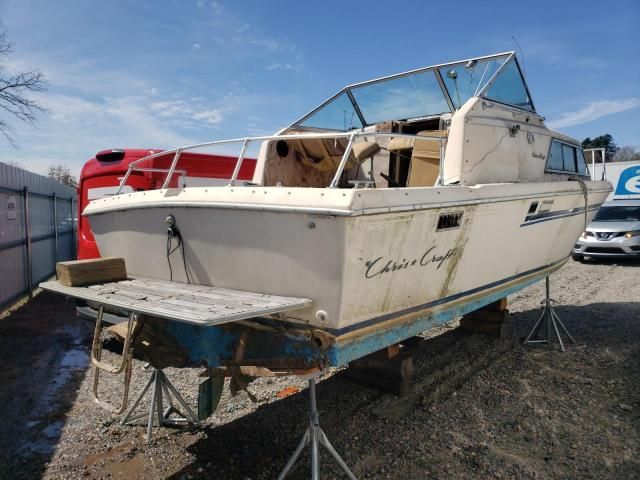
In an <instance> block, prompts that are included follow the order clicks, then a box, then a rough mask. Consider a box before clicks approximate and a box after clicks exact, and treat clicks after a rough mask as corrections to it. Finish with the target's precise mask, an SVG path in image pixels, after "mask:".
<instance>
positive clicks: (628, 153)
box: [613, 146, 640, 162]
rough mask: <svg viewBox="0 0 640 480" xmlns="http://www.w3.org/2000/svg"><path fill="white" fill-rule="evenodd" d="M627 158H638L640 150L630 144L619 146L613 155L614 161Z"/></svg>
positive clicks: (626, 160)
mask: <svg viewBox="0 0 640 480" xmlns="http://www.w3.org/2000/svg"><path fill="white" fill-rule="evenodd" d="M629 160H640V152H639V151H637V150H636V149H635V148H633V147H630V146H626V147H620V148H619V149H618V151H617V152H616V154H615V156H614V157H613V161H614V162H628V161H629Z"/></svg>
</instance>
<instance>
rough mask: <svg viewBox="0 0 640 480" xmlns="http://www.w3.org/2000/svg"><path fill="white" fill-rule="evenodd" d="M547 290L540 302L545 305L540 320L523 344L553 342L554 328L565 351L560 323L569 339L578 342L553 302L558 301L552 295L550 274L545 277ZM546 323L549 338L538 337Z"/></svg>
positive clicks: (561, 347)
mask: <svg viewBox="0 0 640 480" xmlns="http://www.w3.org/2000/svg"><path fill="white" fill-rule="evenodd" d="M545 291H546V298H545V299H544V300H542V301H541V302H540V303H541V304H543V305H544V309H543V310H542V314H541V315H540V318H538V321H537V322H536V323H535V325H534V326H533V328H532V329H531V331H530V332H529V335H527V338H526V339H525V340H524V342H523V345H528V344H530V343H546V344H547V345H549V344H551V331H552V329H553V331H554V332H555V334H556V338H557V339H558V343H560V350H562V351H563V352H564V351H565V349H564V343H563V342H562V337H561V335H560V330H558V325H560V328H562V330H563V331H564V333H566V335H567V337H569V340H571V343H576V341H575V340H574V339H573V337H572V336H571V334H570V333H569V330H567V327H565V325H564V323H562V320H560V317H558V314H557V313H556V310H555V308H554V306H553V304H554V303H558V302H556V301H555V300H554V299H552V298H551V297H550V294H549V277H548V276H547V277H546V278H545ZM545 323H546V326H547V338H541V339H538V338H536V337H537V336H538V332H539V331H540V329H541V328H542V325H543V324H545Z"/></svg>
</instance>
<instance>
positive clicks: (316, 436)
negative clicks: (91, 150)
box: [278, 377, 356, 480]
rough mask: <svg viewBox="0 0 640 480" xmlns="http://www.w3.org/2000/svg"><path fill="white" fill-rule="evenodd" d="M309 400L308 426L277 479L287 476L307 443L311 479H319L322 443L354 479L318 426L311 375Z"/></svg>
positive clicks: (313, 381)
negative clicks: (309, 448) (309, 453)
mask: <svg viewBox="0 0 640 480" xmlns="http://www.w3.org/2000/svg"><path fill="white" fill-rule="evenodd" d="M309 400H310V402H311V412H310V415H309V427H308V428H307V431H306V432H304V435H303V436H302V440H300V443H299V444H298V446H297V447H296V450H295V451H294V452H293V455H292V456H291V458H290V459H289V461H288V462H287V464H286V465H285V466H284V469H283V470H282V472H281V473H280V475H278V480H284V478H285V477H286V476H287V473H289V470H291V467H293V465H294V463H296V460H297V459H298V457H299V456H300V453H302V449H303V448H304V447H306V446H307V445H308V444H309V443H311V479H312V480H319V478H320V448H319V445H324V447H325V448H326V449H327V450H329V453H331V455H332V456H333V458H335V460H336V462H338V465H340V467H341V468H342V470H344V472H345V473H346V474H347V476H348V477H349V478H350V479H351V480H356V477H355V475H354V474H353V472H351V470H350V469H349V467H348V466H347V464H346V463H344V460H342V458H341V457H340V455H338V452H336V451H335V449H334V448H333V446H332V445H331V442H329V439H328V438H327V436H326V435H325V433H324V432H323V431H322V428H320V422H319V420H318V407H317V405H316V378H315V377H312V378H310V379H309Z"/></svg>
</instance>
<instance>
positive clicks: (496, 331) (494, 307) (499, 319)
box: [460, 298, 509, 337]
mask: <svg viewBox="0 0 640 480" xmlns="http://www.w3.org/2000/svg"><path fill="white" fill-rule="evenodd" d="M506 307H507V299H506V298H503V299H501V300H498V301H497V302H493V303H490V304H489V305H486V306H484V307H483V308H481V309H479V310H475V311H473V312H469V313H467V314H466V315H464V316H463V317H462V318H461V319H460V328H462V329H463V330H464V331H466V332H470V333H485V334H489V335H494V336H496V337H504V336H505V335H507V333H508V328H509V310H508V309H507V308H506Z"/></svg>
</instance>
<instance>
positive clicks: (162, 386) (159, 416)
mask: <svg viewBox="0 0 640 480" xmlns="http://www.w3.org/2000/svg"><path fill="white" fill-rule="evenodd" d="M147 368H148V366H147ZM151 386H153V389H152V391H151V401H150V403H149V411H148V412H146V413H142V414H138V415H133V412H134V411H135V409H136V408H137V407H138V405H139V404H140V402H141V401H142V399H143V398H144V396H145V394H146V393H147V390H149V388H150V387H151ZM163 392H164V395H165V396H166V398H167V401H168V403H169V405H168V406H167V407H166V408H165V407H164V400H163ZM172 395H173V398H174V399H175V400H176V401H177V402H178V403H179V404H180V405H181V406H182V408H184V411H185V412H186V414H183V413H182V412H181V411H180V410H178V409H177V408H176V406H175V405H174V403H173V400H172ZM172 414H176V415H177V416H176V417H173V418H171V415H172ZM145 417H147V418H148V420H147V443H149V442H151V431H152V428H153V424H154V423H155V422H156V420H157V425H158V426H159V427H162V426H173V427H176V426H193V425H199V424H200V422H199V421H198V417H197V415H196V414H195V413H193V410H192V409H191V407H189V405H188V404H187V402H186V401H185V400H184V398H182V396H181V395H180V394H179V393H178V391H177V390H176V388H175V387H174V386H173V384H172V383H171V382H170V381H169V379H168V378H167V376H166V375H165V373H164V372H163V371H162V369H159V368H154V369H153V372H152V373H151V377H150V378H149V381H147V384H146V385H145V387H144V388H143V389H142V392H140V394H139V395H138V398H136V401H135V402H133V405H132V406H131V408H130V409H129V410H128V411H127V413H126V414H125V416H124V418H123V419H122V422H120V423H121V424H122V425H127V424H131V423H134V422H136V421H138V420H141V419H143V418H145Z"/></svg>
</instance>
